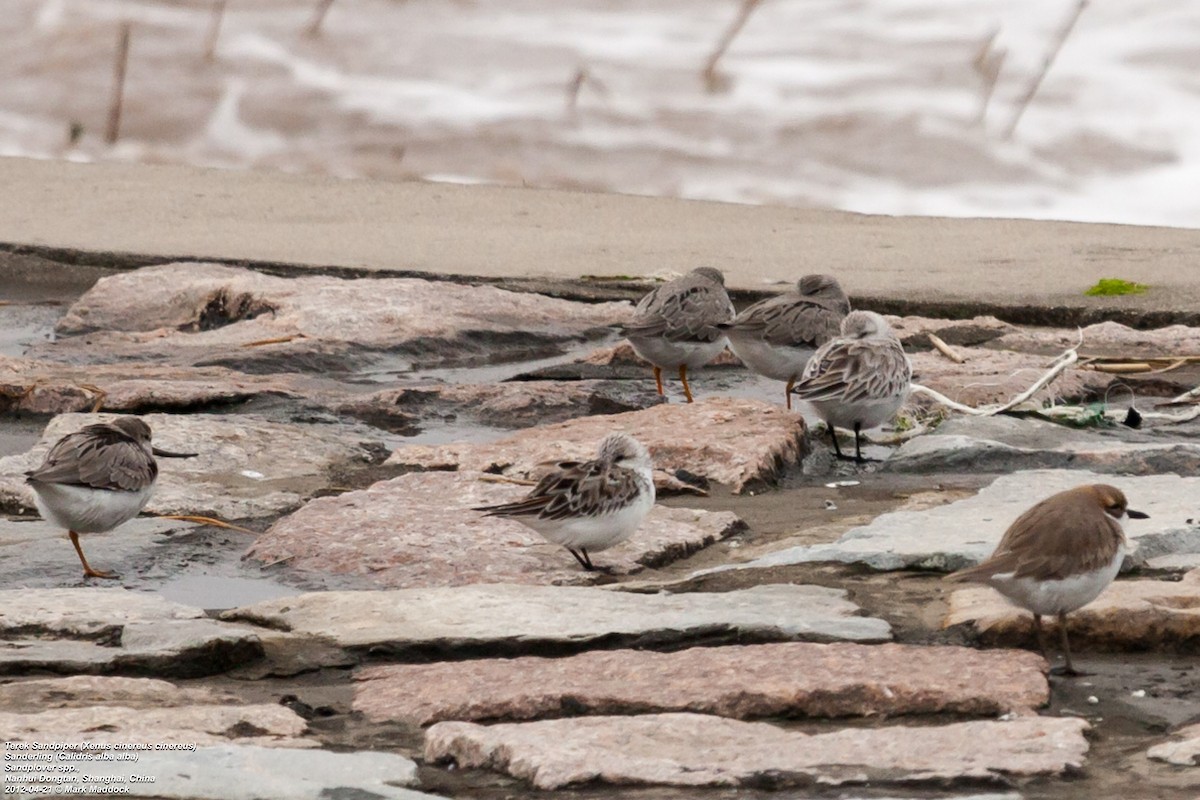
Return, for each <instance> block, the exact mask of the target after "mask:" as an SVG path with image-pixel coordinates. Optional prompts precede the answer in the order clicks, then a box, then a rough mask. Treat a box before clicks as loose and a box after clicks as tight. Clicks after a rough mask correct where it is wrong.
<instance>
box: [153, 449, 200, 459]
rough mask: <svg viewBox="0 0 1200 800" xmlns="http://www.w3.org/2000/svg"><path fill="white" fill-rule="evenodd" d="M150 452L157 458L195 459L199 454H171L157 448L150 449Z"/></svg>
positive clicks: (168, 451)
mask: <svg viewBox="0 0 1200 800" xmlns="http://www.w3.org/2000/svg"><path fill="white" fill-rule="evenodd" d="M150 452H151V453H154V455H156V456H158V457H159V458H195V457H196V456H198V455H200V454H199V453H172V452H171V451H170V450H159V449H158V448H157V447H151V448H150Z"/></svg>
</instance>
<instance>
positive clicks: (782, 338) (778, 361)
mask: <svg viewBox="0 0 1200 800" xmlns="http://www.w3.org/2000/svg"><path fill="white" fill-rule="evenodd" d="M849 313H850V300H849V299H848V298H847V297H846V293H845V292H843V291H842V287H841V285H840V284H839V283H838V282H837V279H836V278H834V277H832V276H830V275H805V276H804V277H803V278H801V279H800V280H799V281H797V283H796V291H794V292H786V293H784V294H781V295H778V296H776V297H768V298H767V299H766V300H761V301H759V302H757V303H755V304H754V305H752V306H750V307H749V308H747V309H745V310H744V311H742V312H741V313H739V314H738V315H737V318H735V319H734V320H733V322H730V323H728V324H725V325H722V326H720V327H721V329H722V330H724V331H725V334H726V335H727V336H728V337H729V349H731V350H732V351H733V354H734V355H735V356H737V357H738V358H740V359H741V360H742V363H743V364H745V365H746V366H747V367H749V368H750V369H751V370H753V371H754V372H757V373H758V374H759V375H764V376H766V377H768V378H771V379H773V380H777V381H785V382H786V383H787V388H786V389H784V397H786V398H787V407H788V408H791V407H792V387H793V386H794V385H795V384H796V381H797V380H799V379H800V376H801V375H803V374H804V367H805V365H807V364H808V361H809V359H810V358H812V356H813V353H815V352H816V350H817V348H818V347H820V346H821V345H823V344H825V343H826V342H828V341H829V340H831V339H833V338H834V337H835V336H837V335H838V332H839V330H840V327H841V324H842V320H843V319H844V318H845V316H846V315H847V314H849Z"/></svg>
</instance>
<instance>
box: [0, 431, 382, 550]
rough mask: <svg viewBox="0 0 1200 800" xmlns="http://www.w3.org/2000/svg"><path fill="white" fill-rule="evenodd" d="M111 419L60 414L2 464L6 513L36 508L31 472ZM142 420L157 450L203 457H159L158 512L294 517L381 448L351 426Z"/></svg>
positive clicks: (0, 496)
mask: <svg viewBox="0 0 1200 800" xmlns="http://www.w3.org/2000/svg"><path fill="white" fill-rule="evenodd" d="M112 418H113V415H111V414H62V415H60V416H57V417H55V418H54V419H52V420H51V421H50V424H49V425H47V426H46V430H45V432H44V433H43V434H42V438H41V440H40V441H39V442H38V443H37V445H35V446H34V447H33V448H32V449H31V450H29V451H28V452H26V453H23V454H21V455H17V456H8V457H6V458H0V508H6V509H11V510H16V509H25V510H31V509H33V508H34V504H33V497H34V495H33V490H32V489H30V488H29V486H28V485H27V484H26V483H25V472H26V471H28V470H31V469H34V468H35V467H37V466H38V465H39V464H40V463H41V462H42V459H43V458H44V456H45V454H46V451H47V450H48V449H49V448H50V447H51V445H53V444H54V442H56V441H57V440H58V439H59V438H60V437H62V436H64V435H66V434H68V433H71V432H73V431H77V430H79V429H80V428H82V427H83V426H85V425H90V424H93V423H95V422H102V421H107V420H110V419H112ZM143 419H144V420H145V421H146V422H147V424H149V425H150V429H151V430H152V431H153V432H154V444H155V446H156V447H161V448H163V449H165V450H174V451H177V452H188V453H197V454H198V455H197V456H196V457H195V458H160V459H158V467H159V478H158V483H157V484H156V486H155V489H154V496H153V497H151V498H150V502H149V503H148V504H147V505H146V511H148V512H150V513H152V514H200V515H205V516H216V517H220V518H223V519H247V518H253V517H264V516H272V515H275V514H280V513H284V512H287V511H291V510H292V509H295V508H297V507H299V506H300V504H301V503H303V502H304V501H305V500H306V499H308V498H309V497H311V496H312V495H313V494H315V493H316V492H317V491H319V490H321V489H324V488H326V487H327V486H328V485H329V480H330V479H329V473H330V471H331V470H333V469H334V468H337V467H346V466H350V465H356V464H361V465H366V464H368V463H370V462H371V461H372V460H374V459H376V457H377V456H379V455H380V448H381V447H382V445H381V444H380V443H379V442H378V441H376V440H374V439H373V438H372V436H373V434H371V433H369V432H368V431H366V430H364V429H360V428H358V427H356V426H353V425H344V426H343V425H315V424H313V425H309V424H299V423H280V422H268V421H267V420H264V419H259V418H258V417H252V416H248V415H243V414H187V415H182V414H147V415H146V416H144V417H143ZM35 513H36V512H35ZM119 530H120V529H118V531H119Z"/></svg>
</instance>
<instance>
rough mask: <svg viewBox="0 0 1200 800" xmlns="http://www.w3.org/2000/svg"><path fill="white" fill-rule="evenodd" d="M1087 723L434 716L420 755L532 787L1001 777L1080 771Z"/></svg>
mask: <svg viewBox="0 0 1200 800" xmlns="http://www.w3.org/2000/svg"><path fill="white" fill-rule="evenodd" d="M1087 727H1088V724H1087V723H1086V722H1085V721H1083V720H1081V719H1076V718H1050V717H1018V718H1016V719H1013V720H1009V721H1003V722H994V721H981V722H962V723H957V724H953V725H941V726H936V727H906V726H900V725H897V726H889V727H886V728H854V729H847V730H840V731H836V732H833V733H821V734H812V735H809V734H804V733H800V732H798V731H789V730H784V729H782V728H778V727H775V726H774V725H769V724H767V723H764V722H741V721H738V720H731V719H725V718H723V717H713V716H706V715H701V714H646V715H642V716H633V717H578V718H570V719H556V720H543V721H540V722H522V723H505V724H500V725H492V726H490V727H485V726H483V725H477V724H475V723H471V722H439V723H438V724H436V725H434V726H433V727H432V728H430V729H429V730H428V731H427V732H426V734H425V759H426V761H431V762H433V761H448V760H453V761H454V762H456V763H457V764H458V766H460V767H484V768H489V769H495V770H499V771H502V772H506V773H508V774H509V775H512V776H513V777H515V778H520V779H522V780H525V781H528V782H530V783H531V784H533V785H534V786H535V787H536V788H538V789H545V790H548V789H560V788H563V787H565V786H571V785H575V784H583V783H592V782H598V783H605V784H617V785H624V784H654V785H667V786H747V785H762V784H763V783H764V782H769V783H770V785H772V786H776V785H780V784H792V785H807V784H812V783H820V784H827V785H828V784H832V785H841V784H863V783H870V784H873V785H879V784H917V783H932V784H937V785H941V784H947V783H955V782H966V781H974V782H978V781H994V782H997V783H1000V782H1008V781H1011V780H1013V779H1021V778H1031V777H1035V776H1054V775H1062V774H1063V773H1066V772H1069V771H1072V770H1078V769H1079V768H1080V767H1082V765H1083V761H1084V756H1085V754H1086V753H1087V750H1088V743H1087V740H1086V739H1085V738H1084V731H1085V730H1086V729H1087Z"/></svg>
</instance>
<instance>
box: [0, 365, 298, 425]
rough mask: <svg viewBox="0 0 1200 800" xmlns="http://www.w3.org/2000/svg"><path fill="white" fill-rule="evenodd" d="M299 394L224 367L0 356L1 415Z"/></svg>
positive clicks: (284, 383)
mask: <svg viewBox="0 0 1200 800" xmlns="http://www.w3.org/2000/svg"><path fill="white" fill-rule="evenodd" d="M299 391H300V390H299V388H298V387H297V386H296V385H295V384H294V383H293V382H292V381H289V380H287V379H286V378H283V377H276V376H267V375H246V374H243V373H241V372H235V371H234V370H231V369H226V368H225V367H172V366H164V365H161V364H129V363H126V364H120V365H103V364H97V365H90V366H73V365H69V364H56V363H53V362H49V361H35V360H33V359H28V358H8V357H5V356H0V413H27V414H66V413H70V412H84V411H90V410H91V409H93V408H97V407H98V408H97V410H101V411H120V412H124V413H138V412H146V411H168V410H172V411H187V410H190V409H194V408H197V407H201V406H209V405H219V404H230V403H238V402H242V401H245V400H249V399H251V398H254V397H260V396H262V395H280V396H293V395H297V394H299Z"/></svg>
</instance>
